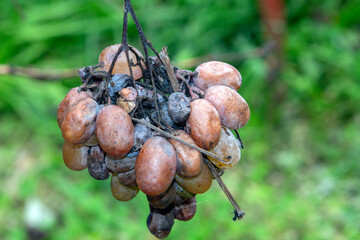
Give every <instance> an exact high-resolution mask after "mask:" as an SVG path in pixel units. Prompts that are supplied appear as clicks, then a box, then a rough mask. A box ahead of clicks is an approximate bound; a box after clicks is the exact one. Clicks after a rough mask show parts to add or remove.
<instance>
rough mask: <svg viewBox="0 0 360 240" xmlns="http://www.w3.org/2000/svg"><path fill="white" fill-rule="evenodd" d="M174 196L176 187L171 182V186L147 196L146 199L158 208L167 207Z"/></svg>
mask: <svg viewBox="0 0 360 240" xmlns="http://www.w3.org/2000/svg"><path fill="white" fill-rule="evenodd" d="M175 197H176V188H175V186H174V184H171V186H170V187H169V188H168V189H167V190H166V191H165V192H163V193H162V194H160V195H157V196H153V197H151V196H147V199H148V201H149V203H150V205H151V206H153V207H154V208H160V209H164V208H167V207H168V206H169V205H170V204H171V203H172V202H173V201H174V200H175Z"/></svg>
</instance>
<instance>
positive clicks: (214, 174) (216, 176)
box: [204, 159, 245, 221]
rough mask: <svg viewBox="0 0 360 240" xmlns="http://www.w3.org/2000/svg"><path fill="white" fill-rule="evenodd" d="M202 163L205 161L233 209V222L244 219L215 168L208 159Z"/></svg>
mask: <svg viewBox="0 0 360 240" xmlns="http://www.w3.org/2000/svg"><path fill="white" fill-rule="evenodd" d="M204 161H205V163H206V165H207V166H208V167H209V168H210V171H211V173H212V175H213V176H214V177H215V179H216V181H217V182H218V184H219V185H220V187H221V189H222V190H223V192H224V193H225V195H226V197H227V198H228V199H229V201H230V203H231V204H232V205H233V207H234V208H235V210H234V214H235V216H234V218H233V220H234V221H236V220H240V219H242V218H243V217H244V215H245V213H244V212H243V210H241V208H240V207H239V204H238V203H237V202H236V201H235V199H234V197H233V196H232V195H231V193H230V191H229V189H228V188H227V187H226V185H225V183H224V182H223V180H222V179H221V177H220V176H219V174H218V173H217V171H216V170H215V167H214V166H213V165H212V163H211V162H210V161H209V160H208V159H204Z"/></svg>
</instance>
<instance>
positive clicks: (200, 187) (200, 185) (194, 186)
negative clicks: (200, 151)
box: [175, 165, 213, 194]
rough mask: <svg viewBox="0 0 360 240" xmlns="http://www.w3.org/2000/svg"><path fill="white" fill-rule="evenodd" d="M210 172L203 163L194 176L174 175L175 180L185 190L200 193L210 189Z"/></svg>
mask: <svg viewBox="0 0 360 240" xmlns="http://www.w3.org/2000/svg"><path fill="white" fill-rule="evenodd" d="M212 180H213V179H212V174H211V172H210V169H209V167H208V166H206V165H204V167H203V169H202V171H201V173H200V174H199V175H198V176H197V177H194V178H184V177H181V176H179V175H177V174H176V175H175V181H176V182H177V183H178V184H179V185H180V187H182V188H183V189H185V190H186V191H188V192H190V193H194V194H201V193H204V192H206V191H207V190H209V189H210V187H211V184H212Z"/></svg>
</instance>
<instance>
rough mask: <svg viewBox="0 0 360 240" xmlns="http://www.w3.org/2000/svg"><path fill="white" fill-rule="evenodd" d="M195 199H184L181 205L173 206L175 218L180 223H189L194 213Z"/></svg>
mask: <svg viewBox="0 0 360 240" xmlns="http://www.w3.org/2000/svg"><path fill="white" fill-rule="evenodd" d="M196 205H197V204H196V198H195V197H192V198H189V199H186V200H185V201H184V202H183V203H182V204H179V205H175V218H176V219H177V220H180V221H189V220H190V219H192V218H193V217H194V216H195V213H196Z"/></svg>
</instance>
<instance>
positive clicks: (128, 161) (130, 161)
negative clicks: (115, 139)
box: [105, 154, 136, 173]
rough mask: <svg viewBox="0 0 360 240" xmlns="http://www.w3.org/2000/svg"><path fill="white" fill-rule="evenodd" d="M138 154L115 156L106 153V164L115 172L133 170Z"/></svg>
mask: <svg viewBox="0 0 360 240" xmlns="http://www.w3.org/2000/svg"><path fill="white" fill-rule="evenodd" d="M135 161H136V156H134V157H128V156H126V157H124V158H115V157H113V156H110V155H108V154H107V155H106V157H105V164H106V167H107V168H108V169H109V170H110V171H111V172H113V173H122V172H127V171H130V170H133V169H134V168H135Z"/></svg>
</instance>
